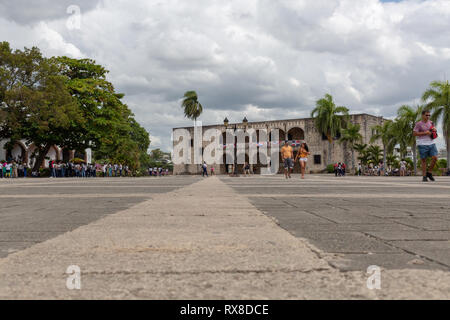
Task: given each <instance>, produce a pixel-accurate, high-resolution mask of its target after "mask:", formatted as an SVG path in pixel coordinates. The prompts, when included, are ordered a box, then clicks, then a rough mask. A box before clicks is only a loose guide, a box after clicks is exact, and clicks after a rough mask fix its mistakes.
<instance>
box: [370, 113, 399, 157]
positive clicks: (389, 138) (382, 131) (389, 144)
mask: <svg viewBox="0 0 450 320" xmlns="http://www.w3.org/2000/svg"><path fill="white" fill-rule="evenodd" d="M392 126H393V122H392V121H390V120H386V121H384V122H383V124H382V125H377V126H374V127H373V128H372V138H371V139H370V142H371V143H374V142H375V141H377V140H381V142H382V143H383V163H384V164H385V165H386V156H387V154H388V153H392V151H393V149H394V147H395V141H396V140H395V134H394V132H393V130H392Z"/></svg>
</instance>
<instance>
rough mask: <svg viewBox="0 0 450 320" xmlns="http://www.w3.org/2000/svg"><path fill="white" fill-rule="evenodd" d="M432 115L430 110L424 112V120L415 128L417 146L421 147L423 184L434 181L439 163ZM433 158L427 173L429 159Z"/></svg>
mask: <svg viewBox="0 0 450 320" xmlns="http://www.w3.org/2000/svg"><path fill="white" fill-rule="evenodd" d="M430 117H431V113H430V111H429V110H424V111H423V112H422V120H421V121H419V122H417V123H416V126H415V127H414V136H416V137H417V146H418V147H419V154H420V160H421V161H422V174H423V178H422V181H423V182H427V181H428V179H430V180H431V181H434V177H433V174H432V172H433V169H434V166H435V165H436V162H437V155H438V151H437V148H436V144H435V143H434V139H436V138H437V134H436V128H435V127H434V125H433V122H431V121H430ZM428 158H431V164H430V167H429V168H428V171H427V159H428Z"/></svg>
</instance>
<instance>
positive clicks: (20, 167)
mask: <svg viewBox="0 0 450 320" xmlns="http://www.w3.org/2000/svg"><path fill="white" fill-rule="evenodd" d="M28 175H30V166H29V165H28V164H26V163H21V162H19V161H14V160H13V161H1V162H0V178H21V177H25V178H26V177H27V176H28Z"/></svg>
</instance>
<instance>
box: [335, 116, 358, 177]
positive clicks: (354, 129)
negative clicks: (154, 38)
mask: <svg viewBox="0 0 450 320" xmlns="http://www.w3.org/2000/svg"><path fill="white" fill-rule="evenodd" d="M360 129H361V126H360V125H359V124H352V123H349V124H348V126H347V128H346V129H342V136H341V139H340V142H341V143H345V144H348V145H349V146H350V148H351V151H352V170H353V172H354V169H355V144H356V143H357V142H360V141H361V140H362V135H361V134H360V133H359V131H360ZM345 149H346V148H345Z"/></svg>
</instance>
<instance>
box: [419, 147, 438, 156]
mask: <svg viewBox="0 0 450 320" xmlns="http://www.w3.org/2000/svg"><path fill="white" fill-rule="evenodd" d="M419 155H420V159H426V158H431V157H435V156H437V155H438V150H437V148H436V144H432V145H429V146H419Z"/></svg>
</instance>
